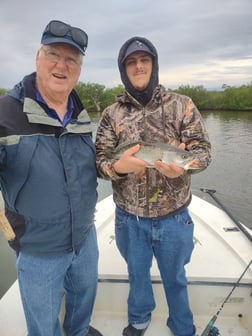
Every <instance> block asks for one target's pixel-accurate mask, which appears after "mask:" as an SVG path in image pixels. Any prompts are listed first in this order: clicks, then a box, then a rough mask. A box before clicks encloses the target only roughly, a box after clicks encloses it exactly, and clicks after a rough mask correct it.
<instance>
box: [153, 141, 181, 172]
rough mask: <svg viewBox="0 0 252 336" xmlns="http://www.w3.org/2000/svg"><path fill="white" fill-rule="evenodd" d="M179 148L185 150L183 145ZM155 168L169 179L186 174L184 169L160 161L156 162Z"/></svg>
mask: <svg viewBox="0 0 252 336" xmlns="http://www.w3.org/2000/svg"><path fill="white" fill-rule="evenodd" d="M179 148H181V149H185V144H184V143H181V144H180V145H179ZM155 168H156V169H157V170H158V171H159V172H160V173H161V174H163V175H165V176H167V177H169V178H176V177H179V176H181V175H183V174H184V169H183V168H181V167H178V166H177V165H176V164H175V163H173V162H171V163H169V164H167V163H164V162H162V161H160V160H157V161H156V162H155Z"/></svg>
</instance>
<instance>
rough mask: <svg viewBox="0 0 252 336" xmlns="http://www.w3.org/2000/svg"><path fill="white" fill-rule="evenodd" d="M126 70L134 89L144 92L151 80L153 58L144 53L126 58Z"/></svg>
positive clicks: (138, 52)
mask: <svg viewBox="0 0 252 336" xmlns="http://www.w3.org/2000/svg"><path fill="white" fill-rule="evenodd" d="M125 70H126V74H127V77H128V78H129V80H130V82H131V84H132V85H133V86H134V88H135V89H136V90H138V91H143V90H145V89H146V87H147V86H148V84H149V81H150V78H151V73H152V57H151V56H150V55H149V54H148V53H146V52H144V51H136V52H134V53H132V54H130V55H129V56H128V57H127V58H126V60H125Z"/></svg>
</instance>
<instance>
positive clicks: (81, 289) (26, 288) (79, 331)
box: [16, 227, 98, 336]
mask: <svg viewBox="0 0 252 336" xmlns="http://www.w3.org/2000/svg"><path fill="white" fill-rule="evenodd" d="M55 239H57V238H56V237H55ZM16 263H17V271H18V281H19V286H20V293H21V298H22V303H23V308H24V313H25V317H26V322H27V329H28V335H29V336H60V335H61V329H60V325H59V320H58V315H59V311H60V306H61V300H62V293H63V288H64V289H65V300H66V315H65V319H64V329H65V332H66V335H67V336H85V335H86V334H87V333H88V328H89V323H90V318H91V314H92V310H93V305H94V300H95V296H96V289H97V279H98V269H97V268H98V266H97V265H98V247H97V238H96V230H95V227H93V228H92V229H91V230H90V232H89V234H88V236H87V238H86V240H85V242H84V244H83V246H82V248H81V250H80V251H79V253H78V254H76V253H75V252H71V253H67V254H64V255H61V256H34V255H28V254H25V253H22V252H20V253H19V254H18V256H17V262H16Z"/></svg>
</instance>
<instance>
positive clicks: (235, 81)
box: [0, 0, 252, 89]
mask: <svg viewBox="0 0 252 336" xmlns="http://www.w3.org/2000/svg"><path fill="white" fill-rule="evenodd" d="M251 15H252V0H155V1H153V0H106V1H103V0H99V1H98V0H72V1H69V0H54V1H52V0H42V1H36V0H22V1H21V0H1V4H0V80H1V81H0V88H6V89H8V88H11V87H12V86H13V85H14V84H15V83H16V82H18V81H19V80H20V79H21V78H23V76H25V75H26V74H28V73H30V72H32V71H34V70H35V55H36V51H37V49H38V47H39V45H40V38H41V34H42V31H43V29H44V28H45V26H46V25H47V23H48V22H49V21H50V20H53V19H57V20H62V21H65V22H67V23H70V24H71V25H74V26H78V27H80V28H82V29H84V30H85V31H86V32H87V33H88V35H89V46H88V49H87V53H86V56H85V59H84V65H83V69H82V73H81V77H80V81H82V82H85V83H88V82H90V83H99V84H102V85H105V86H106V87H107V88H110V87H114V86H117V85H118V84H120V83H121V81H120V77H119V73H118V68H117V55H118V51H119V49H120V47H121V45H122V44H123V43H124V42H125V41H126V40H127V39H128V38H130V37H133V36H144V37H146V38H148V39H150V40H151V41H152V43H153V44H154V45H155V46H156V48H157V50H158V54H159V68H160V76H159V77H160V82H161V83H162V84H163V85H164V86H166V87H167V88H177V87H179V86H180V85H191V86H192V85H203V86H204V87H205V88H209V89H220V88H221V87H222V85H223V84H227V85H230V86H240V85H243V84H248V83H251V82H252V20H251Z"/></svg>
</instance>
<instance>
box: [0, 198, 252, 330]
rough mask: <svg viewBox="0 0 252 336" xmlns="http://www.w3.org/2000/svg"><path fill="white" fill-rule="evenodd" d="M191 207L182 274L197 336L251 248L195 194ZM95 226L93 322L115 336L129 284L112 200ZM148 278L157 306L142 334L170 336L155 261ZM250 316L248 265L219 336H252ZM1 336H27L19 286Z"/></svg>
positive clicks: (10, 296)
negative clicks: (188, 256)
mask: <svg viewBox="0 0 252 336" xmlns="http://www.w3.org/2000/svg"><path fill="white" fill-rule="evenodd" d="M189 209H190V212H191V215H192V217H193V220H194V222H195V235H194V240H195V249H194V252H193V255H192V260H191V263H190V264H189V265H188V266H187V267H186V270H187V276H188V281H189V287H188V289H189V297H190V304H191V308H192V311H193V314H194V319H195V325H196V327H197V332H198V334H199V335H200V334H201V333H202V331H203V330H204V329H205V327H206V325H207V323H208V322H209V321H210V319H211V318H212V316H213V315H214V314H216V313H217V311H218V310H219V308H220V307H221V305H222V303H223V302H224V300H225V299H226V297H227V296H228V294H229V293H230V291H231V290H232V288H233V285H234V284H235V283H236V282H237V280H238V279H239V277H240V276H241V274H242V273H243V271H244V269H245V268H246V266H247V265H248V264H249V262H250V260H251V258H252V244H251V242H250V241H249V239H248V238H247V237H246V236H245V235H244V234H243V233H242V232H241V231H239V230H237V227H236V225H235V224H234V223H233V221H232V220H230V219H229V217H228V216H227V215H226V214H225V213H224V212H223V211H222V210H220V209H218V208H216V207H215V206H213V205H211V204H209V203H207V202H205V201H204V200H202V199H200V198H198V197H196V196H193V201H192V203H191V205H190V208H189ZM96 227H97V233H98V243H99V249H100V259H99V286H98V293H97V299H96V303H95V309H94V315H93V318H92V323H91V324H92V325H93V326H94V327H95V328H97V329H99V330H100V331H101V332H102V334H103V335H104V336H119V335H121V334H122V332H121V331H122V329H123V328H124V327H125V326H126V325H127V294H128V282H127V269H126V265H125V262H124V260H123V259H122V257H121V256H120V254H119V252H118V250H117V248H116V246H115V239H114V204H113V202H112V196H109V197H107V198H106V199H104V200H103V201H101V202H100V203H98V205H97V213H96ZM152 275H153V276H152V279H153V281H154V283H153V289H154V295H155V298H156V303H157V307H156V309H155V310H154V312H153V317H152V322H151V325H150V326H149V328H148V330H147V331H146V334H145V335H146V336H157V335H164V336H165V335H166V336H170V335H171V334H170V332H169V329H168V328H167V327H166V319H167V316H168V312H167V304H166V300H165V296H164V291H163V287H162V284H161V281H160V277H159V272H158V269H157V265H156V263H155V262H154V263H153V267H152ZM63 316H64V312H63V311H62V313H61V318H63ZM251 317H252V267H250V268H249V269H248V270H247V272H246V273H245V274H244V276H243V278H242V279H241V281H240V283H239V285H238V286H237V287H236V288H235V290H234V292H233V293H232V296H231V297H230V298H229V300H228V301H227V303H226V304H225V306H224V307H223V309H222V310H221V312H220V314H219V316H218V319H217V321H216V322H215V325H216V326H217V327H218V328H219V330H220V335H221V336H252V318H251ZM0 335H1V336H26V335H27V333H26V327H25V320H24V316H23V311H22V306H21V302H20V296H19V291H18V284H17V282H15V283H14V285H13V286H12V288H11V289H10V290H9V291H8V292H7V293H6V294H5V296H4V297H3V298H2V299H1V301H0Z"/></svg>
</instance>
